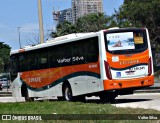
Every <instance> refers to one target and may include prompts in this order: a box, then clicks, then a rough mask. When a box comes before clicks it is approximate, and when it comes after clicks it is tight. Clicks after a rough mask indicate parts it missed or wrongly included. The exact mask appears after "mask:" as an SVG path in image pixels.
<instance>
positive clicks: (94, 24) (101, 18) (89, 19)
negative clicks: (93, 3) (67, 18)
mask: <svg viewBox="0 0 160 123" xmlns="http://www.w3.org/2000/svg"><path fill="white" fill-rule="evenodd" d="M109 20H110V18H109V17H107V16H106V15H104V13H92V14H88V15H85V16H83V17H81V18H78V20H77V22H76V23H75V25H76V27H77V29H78V32H96V31H99V30H102V29H106V28H107V23H108V22H109Z"/></svg>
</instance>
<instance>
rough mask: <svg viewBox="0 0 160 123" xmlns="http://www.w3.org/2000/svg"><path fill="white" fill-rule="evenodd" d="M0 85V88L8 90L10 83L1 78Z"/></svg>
mask: <svg viewBox="0 0 160 123" xmlns="http://www.w3.org/2000/svg"><path fill="white" fill-rule="evenodd" d="M0 83H1V88H2V89H3V88H9V87H10V85H11V83H10V81H9V80H8V79H7V78H2V79H0Z"/></svg>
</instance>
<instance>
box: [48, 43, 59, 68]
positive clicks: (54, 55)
mask: <svg viewBox="0 0 160 123" xmlns="http://www.w3.org/2000/svg"><path fill="white" fill-rule="evenodd" d="M59 55H60V54H59V46H52V47H50V48H49V60H50V67H51V68H54V67H60V63H59V62H58V61H59Z"/></svg>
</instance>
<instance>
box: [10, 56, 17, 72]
mask: <svg viewBox="0 0 160 123" xmlns="http://www.w3.org/2000/svg"><path fill="white" fill-rule="evenodd" d="M17 56H18V55H13V56H11V61H10V64H11V74H12V73H13V74H16V73H17V72H18V57H17Z"/></svg>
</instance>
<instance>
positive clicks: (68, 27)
mask: <svg viewBox="0 0 160 123" xmlns="http://www.w3.org/2000/svg"><path fill="white" fill-rule="evenodd" d="M56 28H57V31H56V32H51V34H50V36H51V37H52V38H55V37H59V36H63V35H67V34H71V33H76V32H77V29H76V27H75V25H73V24H72V23H70V22H68V21H64V22H63V23H61V24H58V25H57V27H56Z"/></svg>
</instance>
